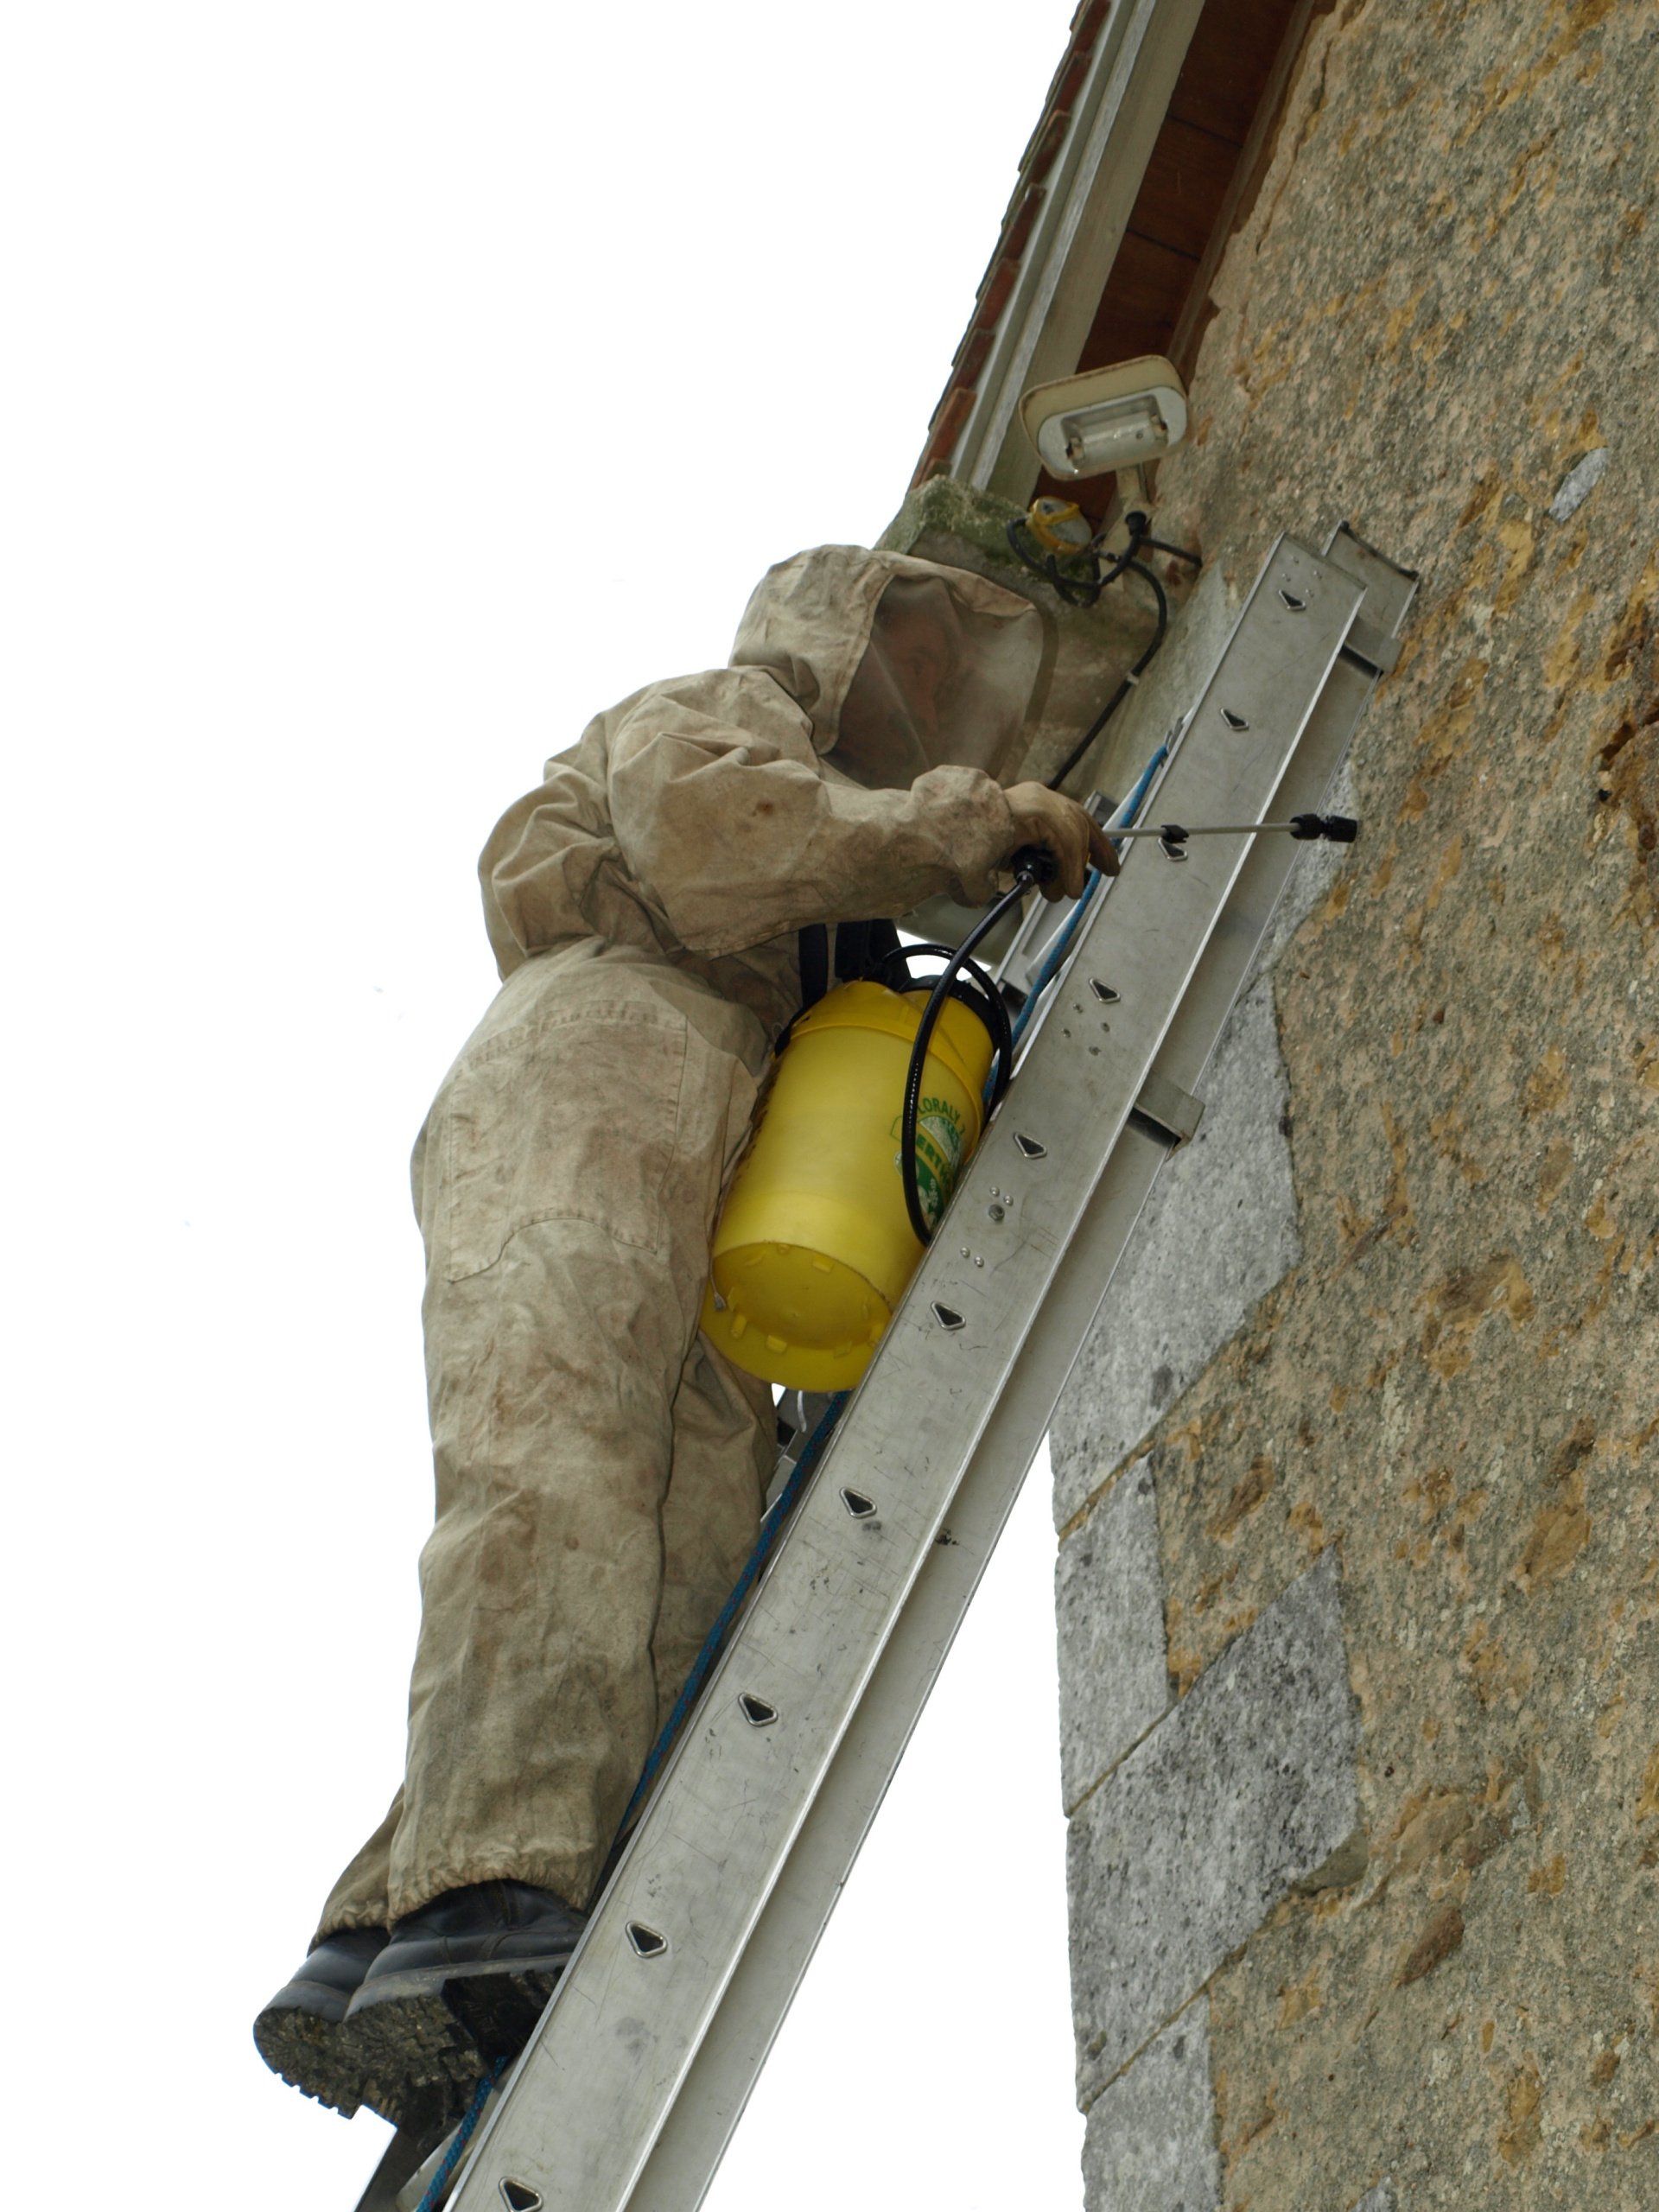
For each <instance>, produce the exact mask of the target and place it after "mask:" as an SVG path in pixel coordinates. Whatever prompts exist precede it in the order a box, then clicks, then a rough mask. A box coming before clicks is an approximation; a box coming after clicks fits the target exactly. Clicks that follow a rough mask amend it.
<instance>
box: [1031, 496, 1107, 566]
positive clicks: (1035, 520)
mask: <svg viewBox="0 0 1659 2212" xmlns="http://www.w3.org/2000/svg"><path fill="white" fill-rule="evenodd" d="M1026 527H1027V530H1028V531H1030V532H1031V534H1032V536H1033V537H1034V538H1035V539H1036V541H1037V543H1039V545H1040V546H1041V547H1042V548H1043V550H1044V551H1045V552H1046V553H1084V552H1086V551H1087V550H1088V548H1089V541H1090V538H1091V537H1093V536H1094V534H1095V533H1094V531H1093V530H1092V529H1091V528H1090V523H1089V518H1088V517H1087V516H1086V515H1085V514H1084V512H1083V510H1082V508H1081V507H1079V506H1078V505H1077V502H1076V501H1075V500H1074V499H1033V501H1032V503H1031V505H1030V506H1029V507H1028V508H1027V511H1026Z"/></svg>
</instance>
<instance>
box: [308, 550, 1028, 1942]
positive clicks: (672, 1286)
mask: <svg viewBox="0 0 1659 2212" xmlns="http://www.w3.org/2000/svg"><path fill="white" fill-rule="evenodd" d="M884 594H890V596H888V598H887V605H886V607H884V608H883V610H882V616H881V620H880V624H878V622H877V610H878V605H879V603H880V602H881V601H882V600H883V597H884ZM895 613H896V614H897V615H898V616H899V617H900V618H903V617H906V616H910V615H916V614H919V616H920V617H921V618H922V629H923V632H924V634H925V639H926V640H927V645H926V650H927V651H928V652H930V653H931V654H934V655H935V656H938V655H939V654H941V653H942V654H943V655H944V666H943V668H942V669H941V670H939V671H938V673H939V677H940V683H939V689H938V695H937V696H938V706H939V714H938V728H937V731H930V730H923V731H919V732H918V729H917V728H915V727H914V723H913V718H912V717H911V716H909V715H907V713H906V706H905V701H904V687H903V684H902V683H901V682H896V681H895V680H894V677H893V670H892V667H891V666H890V664H889V661H888V658H887V652H886V649H885V648H884V645H883V640H884V639H890V637H891V636H892V635H893V634H894V633H897V634H898V635H899V637H900V638H901V639H903V638H904V637H905V636H906V635H912V636H913V633H914V625H913V624H912V625H911V626H910V629H909V631H908V632H907V631H906V622H905V620H902V619H901V620H897V621H895V620H894V616H895ZM873 635H874V645H873V644H872V639H873ZM1041 649H1042V638H1041V626H1040V619H1039V616H1038V615H1037V613H1036V612H1035V610H1034V609H1033V607H1031V606H1030V605H1029V603H1028V602H1027V601H1024V600H1022V599H1020V598H1019V597H1017V596H1016V595H1014V594H1012V593H1009V592H1006V591H1003V590H1001V589H1000V588H997V587H996V586H995V585H993V584H989V583H987V582H984V581H983V580H982V579H981V578H980V577H977V576H975V575H968V574H966V573H964V572H962V571H959V570H955V569H942V568H938V567H936V566H933V565H932V564H931V563H925V562H921V561H917V560H913V559H910V558H907V557H906V556H899V555H894V554H875V553H868V552H866V551H864V550H861V549H860V548H856V547H850V546H828V547H824V548H821V549H820V550H817V551H816V552H810V553H804V554H799V555H797V556H795V557H794V558H793V559H792V560H789V561H785V562H784V563H781V564H780V565H779V567H777V568H775V569H772V571H771V573H770V574H769V575H767V576H766V579H765V581H764V582H762V584H761V585H760V588H759V589H758V590H757V592H756V593H755V594H754V597H753V600H752V601H751V602H750V604H749V607H748V609H747V613H746V614H745V616H744V619H743V622H742V626H741V629H740V631H739V632H738V637H737V641H736V645H735V647H734V652H733V655H732V663H731V665H730V666H729V667H727V668H723V669H717V670H715V671H711V672H709V673H707V674H703V675H697V676H688V677H678V678H675V679H673V680H671V681H670V682H667V683H653V684H651V685H648V686H647V687H646V688H645V690H642V691H639V692H636V693H635V694H634V695H633V696H632V697H631V698H628V699H625V700H624V701H623V702H622V703H621V704H620V706H617V707H613V709H611V710H610V711H609V712H608V713H607V714H602V715H600V716H598V718H597V719H596V720H595V721H592V722H590V723H589V725H588V728H587V729H586V730H585V731H584V732H583V734H582V739H581V741H580V742H579V743H578V744H577V745H576V746H575V747H574V748H573V749H572V750H571V751H569V752H568V753H561V754H559V755H558V756H557V757H556V759H554V760H550V762H549V763H548V766H547V770H546V776H545V780H544V781H543V783H542V784H541V785H539V786H538V787H537V789H536V790H534V791H531V792H529V793H528V794H526V796H525V797H524V798H521V799H520V800H519V801H518V804H516V805H515V806H512V807H511V808H510V809H509V810H508V811H507V812H506V814H505V816H504V817H502V819H501V821H500V822H499V824H498V825H497V827H496V829H495V830H494V832H493V835H492V836H491V837H490V840H489V842H488V843H487V845H486V848H485V850H484V854H483V857H482V860H481V861H480V876H481V880H482V884H483V892H484V906H485V912H486V919H487V924H488V928H489V933H490V940H491V943H492V944H493V947H494V950H495V954H496V958H497V961H498V963H499V968H500V971H501V975H502V976H503V978H504V981H503V984H502V988H501V990H500V992H499V995H498V996H497V997H496V999H495V1001H494V1002H493V1005H492V1006H491V1007H490V1008H489V1010H488V1012H487V1013H486V1014H485V1016H484V1019H483V1020H482V1021H481V1022H480V1024H479V1026H478V1027H477V1029H476V1030H475V1031H474V1033H473V1035H472V1036H471V1038H469V1039H468V1040H467V1044H466V1046H465V1047H464V1048H463V1050H462V1052H461V1056H460V1058H458V1059H457V1060H456V1061H455V1064H454V1066H453V1067H452V1068H451V1069H450V1071H449V1072H448V1075H447V1076H446V1077H445V1078H444V1081H443V1084H442V1088H441V1090H439V1092H438V1096H437V1097H436V1099H435V1102H434V1103H433V1106H432V1109H431V1112H430V1114H429V1116H428V1118H427V1121H426V1124H425V1127H424V1128H423V1130H422V1132H421V1135H420V1138H419V1140H418V1141H417V1143H416V1149H415V1157H414V1192H415V1202H416V1211H417V1212H418V1214H419V1217H420V1222H421V1228H422V1232H423V1236H424V1239H425V1245H426V1255H427V1288H426V1295H425V1300H424V1304H423V1319H424V1322H425V1329H426V1347H427V1373H428V1389H429V1405H430V1414H431V1424H432V1436H433V1445H434V1453H435V1465H436V1474H437V1520H436V1525H435V1528H434V1529H433V1532H432V1535H431V1537H430V1539H429V1541H428V1543H427V1545H426V1548H425V1549H424V1552H423V1555H422V1560H421V1591H422V1601H423V1617H422V1623H421V1631H420V1641H419V1645H418V1649H417V1651H416V1660H415V1668H414V1675H413V1681H412V1684H411V1688H410V1719H409V1744H408V1762H407V1770H406V1776H405V1780H404V1787H403V1789H401V1790H400V1791H399V1793H398V1795H397V1797H396V1798H395V1799H394V1801H393V1802H392V1806H391V1811H390V1812H389V1813H388V1815H387V1816H386V1818H385V1821H384V1822H383V1823H382V1825H381V1827H380V1828H379V1829H378V1831H377V1833H376V1834H375V1835H374V1836H373V1837H372V1839H371V1840H370V1841H369V1842H368V1843H367V1844H366V1845H365V1847H364V1848H363V1849H362V1851H361V1852H359V1854H358V1856H357V1857H356V1859H353V1862H352V1864H351V1865H350V1866H348V1867H347V1869H346V1872H345V1873H344V1874H343V1875H342V1876H341V1878H340V1882H339V1883H338V1885H336V1887H335V1889H334V1893H333V1895H332V1896H331V1897H330V1898H329V1899H328V1902H327V1906H326V1907H325V1909H324V1912H323V1916H322V1921H321V1928H320V1931H319V1935H320V1937H321V1936H327V1935H328V1934H330V1933H332V1932H333V1931H334V1930H335V1929H340V1928H349V1927H372V1926H382V1927H384V1926H386V1925H388V1924H390V1923H391V1922H392V1921H393V1920H395V1919H397V1918H398V1917H399V1916H402V1915H404V1914H405V1913H408V1912H412V1911H414V1910H416V1909H417V1908H418V1907H419V1906H421V1905H423V1904H425V1903H427V1902H428V1901H429V1899H430V1898H432V1897H435V1896H438V1895H440V1894H442V1892H443V1891H448V1890H451V1889H454V1888H457V1887H460V1886H461V1885H464V1884H468V1883H474V1882H483V1881H489V1880H493V1879H499V1878H512V1879H516V1880H519V1881H524V1882H530V1883H533V1884H535V1885H537V1886H538V1887H541V1888H544V1889H550V1890H552V1891H556V1893H557V1894H558V1895H559V1896H560V1897H563V1898H564V1899H566V1900H567V1901H568V1902H569V1904H573V1905H575V1906H577V1907H582V1906H585V1905H586V1904H588V1902H589V1897H590V1892H591V1891H592V1889H593V1886H594V1881H595V1878H596V1877H597V1875H598V1873H599V1872H600V1870H601V1866H602V1865H603V1863H604V1860H605V1858H606V1855H607V1851H608V1849H609V1847H610V1844H611V1840H612V1837H613V1831H614V1829H615V1827H616V1825H617V1822H618V1821H619V1820H620V1816H621V1814H622V1810H623V1808H624V1807H625V1805H626V1802H627V1799H628V1796H629V1794H630V1792H631V1791H632V1788H633V1785H634V1782H635V1780H636V1778H637V1777H638V1775H639V1770H640V1767H641V1765H642V1764H643V1763H644V1760H645V1754H646V1752H647V1751H648V1750H649V1748H650V1746H651V1744H652V1739H653V1737H654V1734H655V1732H656V1730H657V1728H658V1723H659V1721H660V1719H662V1717H663V1716H664V1714H665V1713H666V1712H667V1710H668V1708H669V1707H670V1705H671V1702H672V1700H673V1699H674V1697H675V1695H676V1694H677V1691H678V1689H679V1687H680V1685H681V1683H682V1681H683V1679H684V1676H685V1674H686V1672H687V1669H689V1667H690V1662H691V1661H692V1659H693V1657H694V1656H696V1651H697V1649H698V1647H699V1646H700V1644H701V1643H702V1638H703V1637H704V1635H705V1634H706V1632H707V1630H708V1629H709V1625H710V1624H711V1623H712V1621H713V1619H714V1617H715V1613H716V1612H717V1611H719V1608H720V1606H721V1604H722V1603H723V1602H724V1600H725V1599H726V1597H727V1595H728V1592H729V1591H730V1588H731V1586H732V1584H733V1583H734V1580H736V1577H737V1574H738V1572H739V1569H740V1568H741V1566H742V1563H743V1561H744V1560H745V1559H746V1557H747V1554H748V1551H749V1548H750V1547H751V1546H752V1544H753V1540H754V1536H755V1534H756V1530H757V1527H758V1523H759V1519H760V1510H761V1504H762V1499H763V1493H764V1490H765V1486H766V1481H767V1479H768V1477H769V1475H770V1472H771V1470H772V1464H773V1459H774V1455H775V1440H774V1429H773V1422H772V1396H771V1392H770V1390H769V1389H768V1388H767V1386H766V1384H764V1383H757V1382H755V1381H753V1380H752V1379H751V1378H750V1377H748V1376H745V1375H742V1374H740V1373H739V1372H738V1371H737V1370H734V1368H732V1367H731V1366H729V1365H728V1363H726V1361H725V1360H724V1359H723V1358H722V1357H721V1355H720V1354H719V1353H718V1352H716V1351H715V1350H714V1348H713V1347H712V1346H711V1345H710V1344H709V1343H708V1342H707V1340H706V1339H705V1338H703V1337H702V1335H701V1334H700V1332H699V1330H698V1313H699V1309H700V1306H701V1304H702V1294H703V1287H704V1283H705V1280H706V1278H707V1274H708V1269H709V1240H710V1236H711V1234H712V1230H713V1227H714V1222H715V1213H716V1211H717V1208H718V1205H719V1202H720V1198H721V1189H722V1186H723V1184H724V1181H725V1179H726V1177H727V1175H728V1172H729V1170H730V1168H731V1166H733V1164H734V1160H735V1159H736V1156H737V1154H738V1152H739V1150H740V1148H741V1145H742V1142H743V1140H744V1136H745V1134H746V1132H747V1127H748V1122H749V1116H750V1111H751V1109H752V1107H753V1102H754V1098H755V1095H756V1091H757V1088H758V1086H759V1084H760V1077H761V1076H762V1074H763V1073H764V1071H765V1069H766V1063H767V1058H768V1054H769V1051H770V1047H771V1040H772V1037H773V1036H774V1035H775V1034H776V1033H777V1031H778V1030H779V1027H780V1026H781V1025H782V1024H783V1023H784V1022H785V1021H786V1020H788V1019H789V1017H790V1016H791V1014H793V1013H794V1012H795V1010H796V1008H797V1007H798V1004H799V1000H800V979H799V974H798V952H797V939H796V931H798V930H799V929H800V928H802V927H804V926H805V925H810V924H814V923H820V922H828V923H834V922H839V921H852V920H857V919H863V918H869V917H872V916H875V917H891V916H897V915H899V914H903V913H905V912H908V911H909V910H910V909H911V908H912V907H913V906H916V905H917V904H918V902H919V901H921V900H923V899H926V898H929V897H931V896H933V895H934V894H936V893H941V892H943V893H950V895H952V896H953V897H956V898H957V899H963V900H964V901H965V902H967V903H969V904H982V903H983V902H984V901H986V900H987V899H989V898H990V897H991V896H992V895H993V890H994V876H995V872H996V870H997V868H999V866H1000V865H1001V863H1002V862H1003V861H1005V860H1006V858H1007V855H1008V853H1009V851H1010V849H1012V847H1013V846H1014V844H1015V843H1016V842H1018V837H1017V834H1016V827H1015V823H1014V817H1013V815H1012V814H1011V812H1010V810H1009V807H1008V804H1007V800H1006V798H1005V797H1004V794H1003V791H1002V789H1001V786H1000V785H999V784H998V783H997V781H996V780H995V773H996V772H997V771H998V770H999V769H1001V768H1002V767H1003V766H1006V765H1007V761H1008V759H1009V756H1010V755H1011V754H1012V753H1013V752H1014V750H1015V748H1016V747H1017V742H1018V740H1019V737H1020V729H1021V727H1022V724H1023V721H1024V716H1025V711H1026V709H1027V703H1028V701H1029V698H1030V694H1031V690H1032V687H1033V683H1034V681H1035V677H1036V674H1037V670H1038V664H1039V658H1040V655H1041ZM941 752H943V753H946V754H948V756H949V758H950V760H951V761H952V762H953V763H958V764H959V763H961V762H963V761H964V760H966V761H977V762H979V763H980V764H982V765H980V766H963V765H950V766H933V765H931V760H933V759H937V758H938V755H939V753H941ZM891 785H899V786H900V787H899V788H890V787H886V786H891Z"/></svg>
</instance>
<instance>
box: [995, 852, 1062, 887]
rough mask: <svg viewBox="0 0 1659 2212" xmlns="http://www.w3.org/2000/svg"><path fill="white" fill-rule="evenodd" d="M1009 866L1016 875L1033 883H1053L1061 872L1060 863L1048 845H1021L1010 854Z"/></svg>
mask: <svg viewBox="0 0 1659 2212" xmlns="http://www.w3.org/2000/svg"><path fill="white" fill-rule="evenodd" d="M1007 866H1008V868H1010V869H1011V870H1012V871H1013V873H1014V874H1015V875H1023V876H1025V877H1027V878H1028V880H1030V881H1031V882H1033V883H1052V881H1053V880H1054V878H1055V876H1056V875H1057V874H1058V872H1059V863H1058V861H1057V860H1056V859H1055V857H1054V855H1053V854H1052V853H1051V852H1050V851H1049V849H1048V847H1047V846H1046V845H1021V846H1020V848H1019V849H1017V851H1014V852H1013V853H1010V854H1009V855H1008V860H1007Z"/></svg>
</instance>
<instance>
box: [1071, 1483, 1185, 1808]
mask: <svg viewBox="0 0 1659 2212" xmlns="http://www.w3.org/2000/svg"><path fill="white" fill-rule="evenodd" d="M1055 1617H1056V1619H1057V1621H1058V1629H1059V1647H1060V1795H1061V1797H1062V1800H1063V1801H1064V1802H1065V1807H1066V1809H1067V1810H1068V1811H1070V1810H1071V1807H1072V1806H1074V1805H1075V1804H1077V1802H1078V1801H1079V1799H1080V1798H1082V1797H1083V1796H1084V1795H1085V1793H1086V1792H1087V1791H1089V1790H1090V1789H1092V1788H1093V1787H1094V1785H1095V1783H1097V1782H1098V1781H1099V1780H1100V1778H1101V1777H1102V1775H1103V1774H1104V1773H1105V1772H1106V1771H1107V1770H1108V1769H1109V1768H1110V1767H1113V1766H1116V1764H1117V1762H1118V1760H1119V1759H1121V1758H1122V1756H1123V1754H1124V1752H1125V1751H1129V1750H1131V1749H1132V1748H1133V1746H1134V1745H1135V1744H1137V1743H1138V1742H1139V1741H1140V1739H1141V1737H1142V1736H1144V1735H1145V1734H1146V1732H1147V1729H1148V1728H1150V1727H1152V1726H1153V1725H1154V1722H1156V1721H1157V1720H1158V1719H1160V1718H1161V1716H1162V1715H1163V1713H1164V1712H1165V1710H1166V1707H1168V1704H1169V1700H1170V1688H1169V1669H1168V1668H1167V1667H1166V1665H1165V1663H1164V1601H1163V1585H1162V1581H1161V1580H1160V1574H1159V1570H1158V1501H1157V1498H1156V1497H1155V1496H1154V1490H1153V1480H1152V1470H1151V1469H1150V1468H1149V1467H1148V1466H1147V1465H1144V1464H1143V1465H1141V1466H1139V1467H1130V1468H1129V1469H1128V1471H1126V1472H1125V1474H1124V1475H1123V1477H1122V1480H1121V1481H1120V1482H1118V1483H1116V1484H1115V1485H1114V1486H1113V1488H1112V1490H1111V1491H1110V1493H1109V1495H1108V1496H1107V1497H1104V1498H1103V1499H1102V1501H1101V1503H1100V1508H1099V1510H1098V1511H1097V1512H1096V1513H1093V1514H1091V1515H1090V1519H1089V1523H1088V1526H1087V1527H1086V1528H1085V1529H1083V1530H1082V1531H1081V1532H1080V1533H1079V1535H1078V1536H1077V1540H1076V1541H1075V1542H1072V1543H1069V1544H1065V1545H1064V1546H1062V1548H1061V1550H1060V1557H1059V1565H1058V1571H1057V1573H1056V1578H1055Z"/></svg>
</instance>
